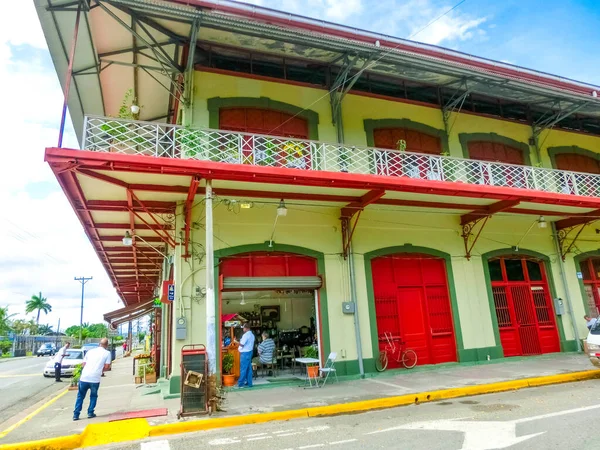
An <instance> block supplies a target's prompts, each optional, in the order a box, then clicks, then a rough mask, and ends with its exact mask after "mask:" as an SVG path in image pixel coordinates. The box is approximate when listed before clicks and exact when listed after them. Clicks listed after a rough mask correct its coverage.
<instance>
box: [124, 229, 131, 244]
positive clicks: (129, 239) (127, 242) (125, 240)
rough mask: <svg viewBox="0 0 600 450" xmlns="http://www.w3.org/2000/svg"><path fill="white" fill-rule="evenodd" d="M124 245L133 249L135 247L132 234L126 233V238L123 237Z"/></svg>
mask: <svg viewBox="0 0 600 450" xmlns="http://www.w3.org/2000/svg"><path fill="white" fill-rule="evenodd" d="M123 245H125V246H127V247H131V246H132V245H133V238H132V237H131V233H130V232H129V231H126V232H125V236H124V237H123Z"/></svg>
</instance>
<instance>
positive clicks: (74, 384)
mask: <svg viewBox="0 0 600 450" xmlns="http://www.w3.org/2000/svg"><path fill="white" fill-rule="evenodd" d="M82 370H83V366H82V365H81V364H77V365H76V366H75V368H74V369H73V376H72V377H71V384H70V385H69V390H70V391H76V390H77V389H78V384H79V379H80V378H81V371H82Z"/></svg>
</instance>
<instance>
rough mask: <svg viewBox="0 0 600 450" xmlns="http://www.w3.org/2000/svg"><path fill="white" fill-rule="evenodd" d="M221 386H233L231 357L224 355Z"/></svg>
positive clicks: (228, 354)
mask: <svg viewBox="0 0 600 450" xmlns="http://www.w3.org/2000/svg"><path fill="white" fill-rule="evenodd" d="M221 364H222V369H223V386H233V385H234V384H235V375H233V373H232V371H233V355H232V354H231V353H225V354H224V355H223V359H222V362H221Z"/></svg>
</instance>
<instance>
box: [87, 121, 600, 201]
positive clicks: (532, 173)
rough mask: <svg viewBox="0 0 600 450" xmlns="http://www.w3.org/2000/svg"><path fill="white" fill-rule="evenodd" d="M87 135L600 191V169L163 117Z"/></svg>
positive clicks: (136, 146)
mask: <svg viewBox="0 0 600 450" xmlns="http://www.w3.org/2000/svg"><path fill="white" fill-rule="evenodd" d="M83 142H84V148H85V149H86V150H91V151H101V152H116V153H124V154H133V155H145V156H154V157H163V158H181V159H195V160H202V161H215V162H221V163H228V164H248V165H254V166H266V167H279V168H290V169H301V170H320V171H329V172H347V173H355V174H370V175H384V176H389V177H408V178H415V179H421V180H431V181H451V182H462V183H467V184H473V185H481V186H502V187H511V188H518V189H533V190H537V191H545V192H553V193H561V194H571V195H581V196H586V197H598V196H600V176H599V175H593V174H586V173H578V172H567V171H563V170H554V169H544V168H539V167H530V166H518V165H512V164H502V163H495V162H485V161H477V160H471V159H462V158H453V157H449V156H437V155H425V154H420V153H410V152H404V151H396V150H384V149H378V148H367V147H358V146H351V145H340V144H332V143H326V142H318V141H309V140H302V139H294V138H284V137H276V136H263V135H256V134H247V133H237V132H231V131H221V130H209V129H194V128H187V127H182V126H177V125H169V124H164V123H157V122H142V121H133V120H122V119H112V118H106V117H97V116H89V117H87V118H86V121H85V130H84V139H83Z"/></svg>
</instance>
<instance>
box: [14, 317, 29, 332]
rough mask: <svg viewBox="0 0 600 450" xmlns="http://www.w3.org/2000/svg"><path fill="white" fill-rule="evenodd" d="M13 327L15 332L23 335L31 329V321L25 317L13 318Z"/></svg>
mask: <svg viewBox="0 0 600 450" xmlns="http://www.w3.org/2000/svg"><path fill="white" fill-rule="evenodd" d="M11 328H12V330H13V331H14V332H15V334H19V335H23V334H26V331H28V330H29V323H28V322H27V321H25V320H23V319H17V320H13V322H12V324H11Z"/></svg>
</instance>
